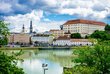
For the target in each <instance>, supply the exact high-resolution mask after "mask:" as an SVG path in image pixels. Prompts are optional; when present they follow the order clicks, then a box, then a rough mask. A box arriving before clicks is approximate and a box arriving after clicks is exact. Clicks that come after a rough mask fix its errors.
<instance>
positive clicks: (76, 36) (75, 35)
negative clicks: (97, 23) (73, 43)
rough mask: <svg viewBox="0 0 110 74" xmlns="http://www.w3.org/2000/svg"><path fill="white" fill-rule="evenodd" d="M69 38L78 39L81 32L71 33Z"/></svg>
mask: <svg viewBox="0 0 110 74" xmlns="http://www.w3.org/2000/svg"><path fill="white" fill-rule="evenodd" d="M71 38H78V39H80V38H81V34H80V33H73V34H71Z"/></svg>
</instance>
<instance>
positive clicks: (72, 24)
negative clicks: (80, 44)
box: [63, 19, 106, 36]
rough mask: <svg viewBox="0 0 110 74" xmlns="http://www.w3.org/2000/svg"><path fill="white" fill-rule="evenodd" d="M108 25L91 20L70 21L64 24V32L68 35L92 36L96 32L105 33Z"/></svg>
mask: <svg viewBox="0 0 110 74" xmlns="http://www.w3.org/2000/svg"><path fill="white" fill-rule="evenodd" d="M105 26H106V24H105V23H103V22H97V21H91V20H83V19H77V20H70V21H67V22H66V23H64V24H63V31H64V32H65V33H67V32H68V31H69V32H70V33H80V34H81V35H82V36H86V35H89V34H92V33H93V32H94V31H95V30H102V31H104V28H105Z"/></svg>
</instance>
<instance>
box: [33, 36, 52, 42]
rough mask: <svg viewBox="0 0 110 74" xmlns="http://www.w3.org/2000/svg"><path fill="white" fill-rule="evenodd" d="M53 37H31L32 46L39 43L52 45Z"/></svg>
mask: <svg viewBox="0 0 110 74" xmlns="http://www.w3.org/2000/svg"><path fill="white" fill-rule="evenodd" d="M53 39H54V37H53V36H49V35H33V36H32V37H31V41H32V43H33V44H34V43H35V42H39V43H52V41H53Z"/></svg>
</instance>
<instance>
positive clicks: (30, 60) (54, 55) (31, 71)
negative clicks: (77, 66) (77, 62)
mask: <svg viewBox="0 0 110 74" xmlns="http://www.w3.org/2000/svg"><path fill="white" fill-rule="evenodd" d="M5 51H6V50H5ZM6 52H8V53H9V52H10V53H11V52H19V50H7V51H6ZM22 52H23V54H22V55H20V56H19V58H20V59H23V60H24V61H18V64H17V65H18V67H21V68H23V70H24V72H25V73H26V74H44V68H43V67H42V64H47V67H46V68H47V69H48V70H46V71H45V74H63V67H69V68H70V67H73V65H74V64H73V63H72V58H73V55H72V53H73V52H72V50H71V49H69V50H39V51H37V50H23V51H22Z"/></svg>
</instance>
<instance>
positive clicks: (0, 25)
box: [0, 21, 9, 45]
mask: <svg viewBox="0 0 110 74" xmlns="http://www.w3.org/2000/svg"><path fill="white" fill-rule="evenodd" d="M7 35H9V29H8V24H6V23H5V22H4V21H0V37H1V38H0V45H6V44H7V43H8V39H7Z"/></svg>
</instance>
